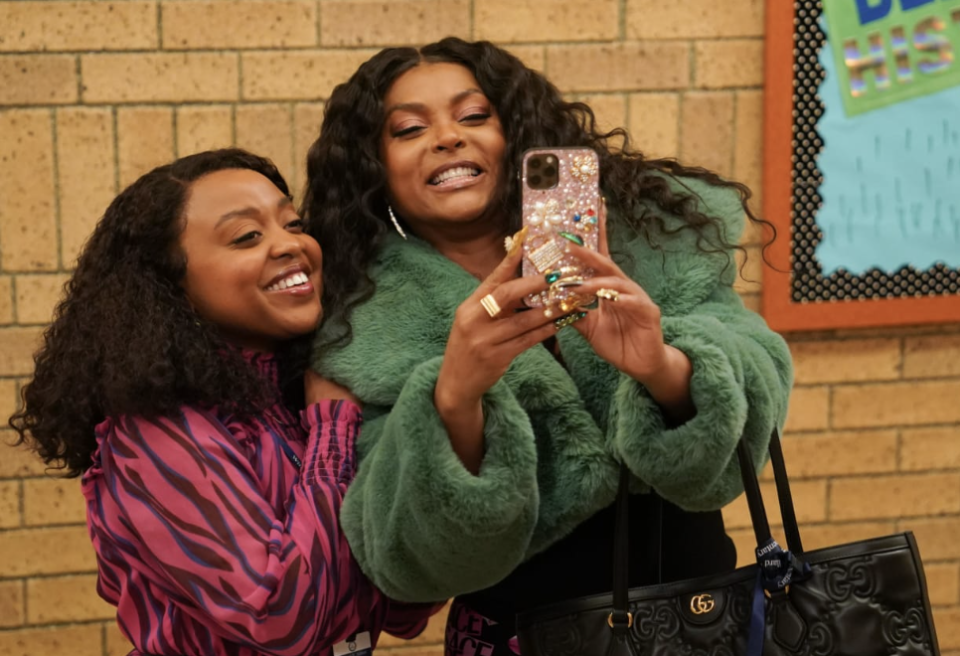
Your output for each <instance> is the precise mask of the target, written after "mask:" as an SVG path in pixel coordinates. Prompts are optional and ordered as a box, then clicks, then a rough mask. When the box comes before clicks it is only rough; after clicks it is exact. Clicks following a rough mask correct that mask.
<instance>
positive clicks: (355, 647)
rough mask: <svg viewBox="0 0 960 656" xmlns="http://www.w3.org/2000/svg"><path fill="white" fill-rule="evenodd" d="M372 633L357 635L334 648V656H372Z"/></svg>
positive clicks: (365, 632) (364, 632) (366, 632)
mask: <svg viewBox="0 0 960 656" xmlns="http://www.w3.org/2000/svg"><path fill="white" fill-rule="evenodd" d="M371 654H373V648H372V647H371V646H370V632H369V631H361V632H360V633H355V634H354V635H352V636H350V637H349V638H347V639H346V640H344V641H342V642H338V643H337V644H335V645H334V646H333V656H371Z"/></svg>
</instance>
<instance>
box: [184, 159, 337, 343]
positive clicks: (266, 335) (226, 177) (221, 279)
mask: <svg viewBox="0 0 960 656" xmlns="http://www.w3.org/2000/svg"><path fill="white" fill-rule="evenodd" d="M184 222H185V225H184V229H183V234H182V235H181V237H180V247H181V248H182V249H183V252H184V254H185V255H186V259H187V272H186V275H185V277H184V280H183V288H184V290H185V291H186V294H187V298H188V299H189V300H190V303H191V304H192V305H193V307H194V309H195V310H196V312H197V314H198V315H200V316H201V317H202V318H204V319H205V320H207V321H210V322H211V323H213V324H215V325H216V326H217V327H219V328H220V330H221V332H222V334H223V336H224V338H225V339H226V340H227V341H228V342H230V343H232V344H235V345H237V346H240V347H243V348H250V349H254V350H258V351H272V350H274V349H275V348H276V345H277V344H278V342H280V341H283V340H286V339H290V338H291V337H297V336H299V335H305V334H307V333H309V332H310V331H312V330H314V329H315V328H316V326H317V324H318V323H319V321H320V317H321V316H322V310H321V306H320V294H321V291H322V289H321V288H322V282H321V280H322V279H321V264H322V256H321V253H320V246H319V244H317V242H316V241H315V240H314V239H313V238H312V237H310V236H308V235H306V234H304V232H303V221H302V220H301V219H300V217H299V216H298V215H297V213H296V211H294V208H293V203H292V202H291V200H290V198H289V197H287V196H285V195H284V194H283V192H281V191H280V190H279V189H277V187H276V186H275V185H274V184H273V183H272V182H270V180H268V179H267V178H265V177H264V176H262V175H261V174H259V173H257V172H255V171H251V170H248V169H226V170H222V171H217V172H215V173H209V174H207V175H205V176H203V177H202V178H200V179H198V180H196V181H195V182H194V183H193V184H192V185H191V186H190V190H189V195H188V198H187V203H186V206H185V209H184Z"/></svg>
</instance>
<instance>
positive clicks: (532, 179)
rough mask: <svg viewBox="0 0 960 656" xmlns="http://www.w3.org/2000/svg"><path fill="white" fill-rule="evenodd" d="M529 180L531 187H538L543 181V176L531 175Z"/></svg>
mask: <svg viewBox="0 0 960 656" xmlns="http://www.w3.org/2000/svg"><path fill="white" fill-rule="evenodd" d="M527 182H529V183H530V186H531V187H533V188H537V187H539V186H540V183H541V182H543V178H541V177H540V176H539V175H531V176H530V177H529V178H527Z"/></svg>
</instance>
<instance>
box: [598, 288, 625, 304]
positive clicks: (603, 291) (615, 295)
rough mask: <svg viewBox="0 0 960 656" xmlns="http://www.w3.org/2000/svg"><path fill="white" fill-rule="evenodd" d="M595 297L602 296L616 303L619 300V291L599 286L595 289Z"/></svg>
mask: <svg viewBox="0 0 960 656" xmlns="http://www.w3.org/2000/svg"><path fill="white" fill-rule="evenodd" d="M597 298H603V299H606V300H608V301H613V302H614V303H616V302H617V301H619V300H620V292H618V291H617V290H616V289H607V288H606V287H601V288H600V289H598V290H597Z"/></svg>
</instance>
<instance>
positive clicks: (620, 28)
mask: <svg viewBox="0 0 960 656" xmlns="http://www.w3.org/2000/svg"><path fill="white" fill-rule="evenodd" d="M617 40H618V41H626V40H627V0H619V2H617Z"/></svg>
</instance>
